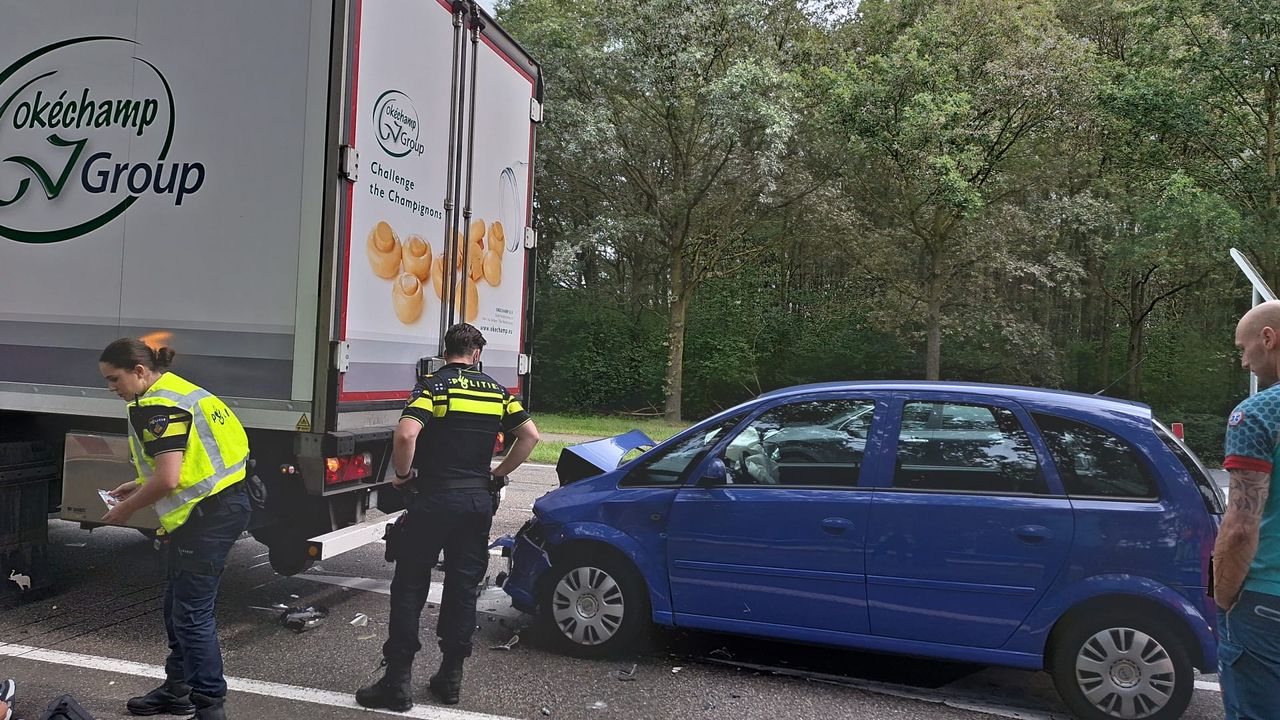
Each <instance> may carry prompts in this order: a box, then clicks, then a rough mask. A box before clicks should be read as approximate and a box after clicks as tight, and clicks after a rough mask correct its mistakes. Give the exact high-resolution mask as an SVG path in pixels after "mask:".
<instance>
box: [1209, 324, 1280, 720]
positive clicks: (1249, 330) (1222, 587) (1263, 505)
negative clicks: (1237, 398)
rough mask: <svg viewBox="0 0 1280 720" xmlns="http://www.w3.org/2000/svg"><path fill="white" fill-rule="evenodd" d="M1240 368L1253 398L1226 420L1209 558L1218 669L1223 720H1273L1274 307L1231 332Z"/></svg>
mask: <svg viewBox="0 0 1280 720" xmlns="http://www.w3.org/2000/svg"><path fill="white" fill-rule="evenodd" d="M1236 347H1238V348H1240V365H1241V366H1242V367H1244V369H1245V370H1249V371H1251V372H1252V373H1253V374H1254V375H1257V376H1258V387H1259V388H1265V389H1264V390H1260V391H1259V392H1258V394H1257V395H1254V396H1253V397H1250V398H1248V399H1247V400H1245V401H1244V402H1242V403H1240V404H1239V405H1237V406H1236V409H1235V410H1234V411H1232V413H1231V417H1230V419H1228V420H1227V441H1226V449H1225V452H1226V456H1227V457H1226V460H1225V461H1224V462H1223V463H1222V465H1223V467H1225V468H1226V469H1227V470H1228V471H1230V473H1231V495H1230V498H1229V502H1228V505H1227V514H1226V515H1225V516H1224V517H1223V519H1222V527H1221V528H1220V529H1219V530H1218V541H1217V544H1216V545H1215V546H1214V551H1213V569H1214V572H1213V591H1214V598H1215V599H1216V600H1217V603H1218V669H1219V673H1220V674H1221V678H1220V684H1221V687H1222V702H1223V705H1224V706H1225V707H1226V716H1227V720H1261V719H1262V718H1280V700H1278V698H1280V500H1277V499H1276V498H1277V496H1280V492H1272V488H1273V486H1275V485H1277V483H1276V481H1275V478H1276V477H1277V476H1280V384H1277V381H1278V380H1280V301H1277V300H1271V301H1268V302H1265V303H1262V304H1261V305H1258V306H1257V307H1255V308H1253V309H1252V310H1250V311H1249V312H1247V313H1245V315H1244V317H1242V318H1240V323H1239V324H1238V325H1237V326H1236Z"/></svg>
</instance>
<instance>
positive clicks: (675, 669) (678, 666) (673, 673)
mask: <svg viewBox="0 0 1280 720" xmlns="http://www.w3.org/2000/svg"><path fill="white" fill-rule="evenodd" d="M683 669H684V666H683V665H677V666H675V667H673V668H671V674H672V675H675V674H676V673H678V672H680V671H681V670H683Z"/></svg>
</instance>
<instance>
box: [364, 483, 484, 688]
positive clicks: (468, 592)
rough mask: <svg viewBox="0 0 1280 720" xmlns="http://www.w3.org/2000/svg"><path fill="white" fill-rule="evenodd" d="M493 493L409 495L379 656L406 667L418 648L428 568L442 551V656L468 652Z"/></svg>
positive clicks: (439, 628) (428, 586) (439, 629)
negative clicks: (385, 627) (389, 612)
mask: <svg viewBox="0 0 1280 720" xmlns="http://www.w3.org/2000/svg"><path fill="white" fill-rule="evenodd" d="M492 524H493V498H492V496H491V495H489V493H488V491H487V490H445V491H437V492H422V493H417V494H414V495H412V496H411V499H410V500H409V507H408V519H407V520H406V521H405V525H406V527H405V531H404V538H403V542H402V543H401V546H400V547H401V549H400V553H401V555H400V557H399V558H398V559H397V560H396V572H395V577H394V579H393V580H392V581H391V620H390V623H389V628H388V634H387V642H386V643H385V644H384V645H383V646H382V655H383V657H384V658H385V659H386V661H387V664H388V665H390V666H393V667H394V666H408V665H411V664H412V663H413V656H414V655H416V654H417V652H418V650H420V649H422V644H421V643H420V642H419V640H418V624H419V619H420V617H421V615H422V607H423V605H425V604H426V602H427V592H428V591H429V590H430V589H431V568H432V567H433V566H434V565H435V562H436V558H438V557H439V556H440V551H441V550H442V549H443V550H444V594H443V596H442V597H441V601H440V621H439V623H437V625H436V635H437V637H438V638H439V644H440V651H441V652H442V653H443V654H444V655H445V656H446V657H452V658H459V659H460V658H465V657H468V656H470V655H471V636H472V634H473V633H474V632H475V629H476V597H477V592H478V589H477V587H478V586H479V584H480V582H481V580H483V579H484V574H485V571H486V570H487V569H488V567H489V550H488V544H489V528H490V526H491V525H492Z"/></svg>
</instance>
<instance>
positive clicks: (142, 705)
mask: <svg viewBox="0 0 1280 720" xmlns="http://www.w3.org/2000/svg"><path fill="white" fill-rule="evenodd" d="M125 707H127V708H128V709H129V714H130V715H159V714H161V713H168V714H169V715H190V714H191V713H194V712H195V711H196V706H195V705H193V704H192V703H191V686H190V685H188V684H186V683H185V682H183V681H181V680H166V681H165V683H164V684H163V685H161V686H160V687H158V688H156V689H155V690H152V691H151V692H149V693H147V694H146V695H139V696H138V697H134V698H129V702H127V703H125Z"/></svg>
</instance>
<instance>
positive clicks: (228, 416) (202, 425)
mask: <svg viewBox="0 0 1280 720" xmlns="http://www.w3.org/2000/svg"><path fill="white" fill-rule="evenodd" d="M135 402H136V403H137V404H138V405H140V406H143V407H146V406H149V405H154V406H161V407H176V408H179V409H181V410H185V411H187V412H188V413H190V414H191V431H190V432H189V433H188V434H187V446H186V448H184V449H183V454H182V473H181V475H180V477H179V479H178V487H176V488H174V490H173V492H171V493H169V495H168V496H166V497H164V498H162V499H161V500H160V501H159V502H157V503H156V514H157V515H159V516H160V525H161V527H163V528H164V530H165V532H173V531H174V530H176V529H178V528H179V527H182V524H183V523H185V522H186V521H187V518H189V517H190V516H191V510H192V508H194V507H195V506H196V503H198V502H200V501H201V500H203V499H205V498H207V497H209V496H210V495H216V494H217V493H219V492H221V491H222V490H224V489H226V488H228V487H230V486H232V485H234V484H236V483H237V482H240V481H241V480H243V479H244V476H245V462H246V461H247V460H248V459H249V438H248V436H247V435H245V432H244V426H243V425H241V424H240V420H239V419H238V418H237V417H236V416H235V413H232V412H231V408H229V407H227V404H226V403H224V402H222V400H219V399H218V398H217V397H216V396H215V395H213V394H212V393H210V392H209V391H207V390H204V389H203V388H200V387H198V386H196V385H193V384H191V383H189V382H187V381H186V380H183V379H182V378H180V377H178V376H177V375H175V374H173V373H171V372H167V373H165V374H163V375H161V376H160V377H159V379H157V380H156V381H155V383H154V384H153V385H152V386H151V387H150V388H149V389H148V390H147V391H146V392H145V393H143V394H142V395H140V396H138V399H137V400H136V401H135ZM129 448H130V450H132V453H131V454H132V455H133V465H134V468H135V469H136V470H137V472H138V483H144V482H146V481H147V480H149V479H150V478H151V476H152V474H153V473H154V472H155V466H156V462H155V458H152V457H151V456H149V455H147V454H146V452H145V448H144V446H143V444H142V439H141V438H139V437H138V433H137V430H135V429H134V427H133V422H132V420H131V421H130V422H129Z"/></svg>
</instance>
